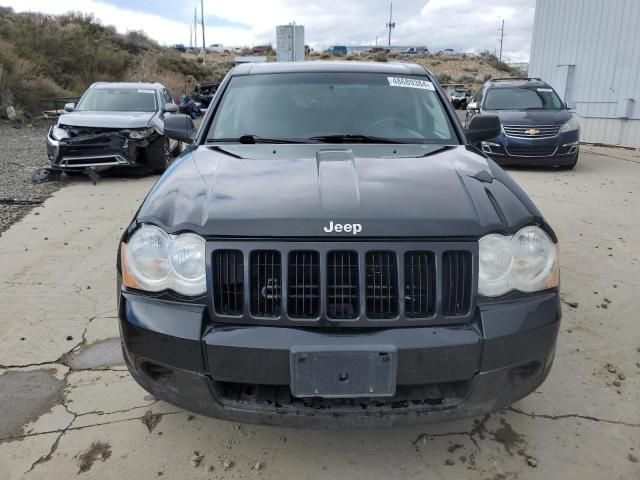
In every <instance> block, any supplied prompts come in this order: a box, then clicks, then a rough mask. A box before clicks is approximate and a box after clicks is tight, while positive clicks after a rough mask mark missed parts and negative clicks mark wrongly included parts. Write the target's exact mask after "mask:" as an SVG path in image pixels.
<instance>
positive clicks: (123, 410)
mask: <svg viewBox="0 0 640 480" xmlns="http://www.w3.org/2000/svg"><path fill="white" fill-rule="evenodd" d="M159 401H160V400H154V401H153V402H151V403H148V404H146V405H138V406H136V407H131V408H124V409H122V410H113V411H111V412H105V411H102V410H93V411H91V412H82V413H78V414H76V415H77V416H78V417H83V416H86V415H111V414H114V413H127V412H131V411H133V410H139V409H141V408H149V407H152V406H154V405H155V404H156V403H158V402H159Z"/></svg>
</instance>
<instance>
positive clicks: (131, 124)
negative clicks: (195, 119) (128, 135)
mask: <svg viewBox="0 0 640 480" xmlns="http://www.w3.org/2000/svg"><path fill="white" fill-rule="evenodd" d="M154 115H155V112H91V111H81V112H70V113H65V114H63V115H61V116H60V119H59V120H58V124H59V125H69V126H72V127H91V128H122V129H123V130H124V129H129V128H146V127H147V126H148V125H149V122H151V119H152V118H153V116H154Z"/></svg>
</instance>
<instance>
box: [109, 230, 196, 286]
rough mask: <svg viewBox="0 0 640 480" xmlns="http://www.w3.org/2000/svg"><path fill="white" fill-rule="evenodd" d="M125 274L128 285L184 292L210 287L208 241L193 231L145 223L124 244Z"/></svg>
mask: <svg viewBox="0 0 640 480" xmlns="http://www.w3.org/2000/svg"><path fill="white" fill-rule="evenodd" d="M121 259H122V260H121V261H122V278H123V282H124V284H125V285H126V286H127V287H131V288H136V289H138V290H145V291H147V292H160V291H162V290H167V289H171V290H174V291H175V292H178V293H180V294H182V295H200V294H202V293H204V292H205V291H206V288H207V286H206V278H205V241H204V239H203V238H202V237H200V236H198V235H195V234H193V233H184V234H181V235H177V236H176V235H168V234H167V233H165V232H164V230H162V229H160V228H158V227H155V226H153V225H144V226H142V227H141V228H139V229H138V230H136V232H135V233H134V234H133V235H132V236H131V239H130V240H129V242H128V243H126V244H124V243H123V244H122V251H121Z"/></svg>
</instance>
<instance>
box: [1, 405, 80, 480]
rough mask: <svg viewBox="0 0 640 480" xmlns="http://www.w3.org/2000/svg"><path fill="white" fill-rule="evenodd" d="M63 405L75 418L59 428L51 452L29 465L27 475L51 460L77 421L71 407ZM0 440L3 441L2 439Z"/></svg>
mask: <svg viewBox="0 0 640 480" xmlns="http://www.w3.org/2000/svg"><path fill="white" fill-rule="evenodd" d="M63 406H64V408H65V410H67V412H68V413H70V414H71V415H73V418H72V419H71V421H70V422H69V424H68V425H67V426H66V427H65V428H63V429H61V430H59V434H58V436H57V437H56V439H55V440H54V441H53V443H52V444H51V447H49V452H48V453H47V454H46V455H42V456H41V457H40V458H38V459H37V460H36V461H35V462H33V463H32V464H31V467H29V470H27V471H26V472H24V474H25V475H26V474H28V473H30V472H31V471H33V469H35V468H36V467H37V466H38V465H40V464H42V463H46V462H48V461H49V460H51V457H53V454H54V453H55V452H56V450H57V449H58V445H59V444H60V439H61V438H62V437H63V436H64V434H65V433H67V431H68V430H69V429H70V428H71V425H73V422H75V421H76V418H77V415H75V414H74V413H72V412H69V409H67V406H66V405H64V404H63ZM54 432H56V430H53V431H52V432H42V434H43V435H44V434H45V433H54ZM34 435H37V434H30V435H24V436H23V437H22V438H24V437H30V436H34ZM0 441H2V440H0Z"/></svg>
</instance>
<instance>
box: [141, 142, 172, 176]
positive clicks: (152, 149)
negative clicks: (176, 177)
mask: <svg viewBox="0 0 640 480" xmlns="http://www.w3.org/2000/svg"><path fill="white" fill-rule="evenodd" d="M145 158H146V160H147V165H148V166H149V167H151V169H152V170H153V171H154V172H155V173H162V172H164V171H165V170H166V169H167V167H168V166H169V164H170V163H171V150H170V149H169V139H168V138H167V137H165V136H164V135H163V136H161V137H158V138H156V139H155V140H154V141H153V142H151V143H150V144H149V146H148V147H147V148H146V149H145Z"/></svg>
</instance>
